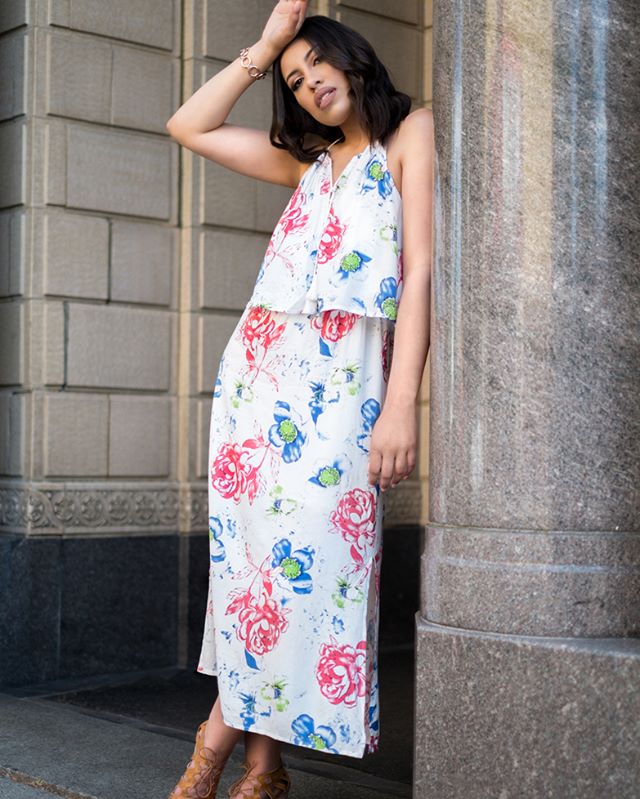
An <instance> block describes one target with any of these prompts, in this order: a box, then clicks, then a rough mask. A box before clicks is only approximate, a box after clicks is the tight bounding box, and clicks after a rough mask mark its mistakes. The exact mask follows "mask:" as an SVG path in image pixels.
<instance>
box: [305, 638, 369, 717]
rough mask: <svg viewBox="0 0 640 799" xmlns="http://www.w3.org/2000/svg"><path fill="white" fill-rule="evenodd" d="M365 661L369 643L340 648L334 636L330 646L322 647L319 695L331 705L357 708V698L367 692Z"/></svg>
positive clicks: (318, 678)
mask: <svg viewBox="0 0 640 799" xmlns="http://www.w3.org/2000/svg"><path fill="white" fill-rule="evenodd" d="M366 661H367V642H366V641H360V642H359V643H358V644H356V646H355V647H353V646H350V645H349V644H344V645H343V646H338V644H337V642H336V640H335V638H334V637H333V636H331V643H329V644H322V645H321V647H320V657H319V658H318V662H317V664H316V679H317V680H318V684H319V686H320V693H321V694H322V695H323V696H324V697H326V699H328V700H329V702H331V704H332V705H337V704H339V703H340V702H344V704H345V706H346V707H355V705H356V703H357V701H358V697H359V696H364V695H365V694H366V691H367V676H366Z"/></svg>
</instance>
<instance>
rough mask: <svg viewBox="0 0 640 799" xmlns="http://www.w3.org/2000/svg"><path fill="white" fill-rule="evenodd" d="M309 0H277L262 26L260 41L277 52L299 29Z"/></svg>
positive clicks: (282, 48)
mask: <svg viewBox="0 0 640 799" xmlns="http://www.w3.org/2000/svg"><path fill="white" fill-rule="evenodd" d="M308 2H309V0H279V2H278V3H277V5H276V7H275V8H274V9H273V11H272V12H271V16H270V17H269V19H268V20H267V24H266V25H265V26H264V30H263V31H262V36H261V37H260V38H261V39H262V41H263V42H264V43H265V44H266V45H267V46H268V47H270V48H272V49H273V50H275V51H277V52H278V53H279V52H281V51H282V50H284V48H285V47H286V46H287V45H288V44H289V42H290V41H291V40H292V39H293V37H294V36H295V35H296V33H297V32H298V31H299V30H300V27H301V25H302V23H303V22H304V18H305V15H306V13H307V5H308Z"/></svg>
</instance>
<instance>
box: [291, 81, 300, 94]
mask: <svg viewBox="0 0 640 799" xmlns="http://www.w3.org/2000/svg"><path fill="white" fill-rule="evenodd" d="M301 80H302V78H297V79H296V80H294V81H293V83H292V84H291V91H292V92H295V90H296V89H297V88H298V86H299V85H300V81H301Z"/></svg>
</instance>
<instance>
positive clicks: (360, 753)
mask: <svg viewBox="0 0 640 799" xmlns="http://www.w3.org/2000/svg"><path fill="white" fill-rule="evenodd" d="M197 671H198V674H206V675H207V676H208V677H217V676H218V673H217V671H215V672H214V671H213V670H212V669H198V670H197ZM220 712H221V714H222V720H223V722H224V723H225V724H226V725H227V727H233V729H235V730H242V731H243V732H255V733H257V734H258V735H267V736H268V737H269V738H274V739H275V740H276V741H282V742H283V743H287V744H291V745H292V746H299V747H300V748H301V749H313V751H314V752H324V753H325V754H328V755H344V756H345V757H357V758H358V759H360V760H361V759H362V758H363V757H364V756H365V754H367V751H366V749H367V746H368V744H366V743H364V744H362V746H361V747H359V748H358V749H357V750H352V751H350V752H347V751H346V750H342V751H340V752H332V751H331V750H329V749H316V747H315V746H306V745H305V744H299V743H296V742H295V741H294V740H293V739H292V738H284V737H283V736H281V735H276V734H274V733H273V731H270V730H268V729H263V728H260V727H258V726H257V725H255V724H252V725H251V727H250V728H249V729H246V728H245V726H244V724H243V722H242V721H238V720H237V718H234V719H233V720H232V721H231V720H230V717H227V716H226V715H225V709H224V707H223V705H222V700H220ZM371 751H372V752H376V751H377V749H373V750H371Z"/></svg>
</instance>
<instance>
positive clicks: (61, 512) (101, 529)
mask: <svg viewBox="0 0 640 799" xmlns="http://www.w3.org/2000/svg"><path fill="white" fill-rule="evenodd" d="M177 529H179V530H180V531H183V532H184V531H188V530H198V529H201V530H206V529H207V491H206V488H200V487H186V488H184V487H183V488H179V487H178V486H177V485H176V484H175V483H169V484H167V483H156V484H149V483H144V484H142V483H140V484H139V485H133V486H132V484H131V483H127V484H125V485H123V484H116V483H101V484H95V483H94V484H81V483H31V484H29V483H20V484H18V483H14V484H11V483H0V534H2V533H17V534H29V535H38V536H41V535H61V534H65V535H86V534H87V533H91V532H95V533H99V534H104V533H109V534H118V535H125V534H126V535H130V534H131V533H141V532H144V533H148V532H154V533H158V532H167V533H171V534H175V532H176V530H177Z"/></svg>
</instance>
